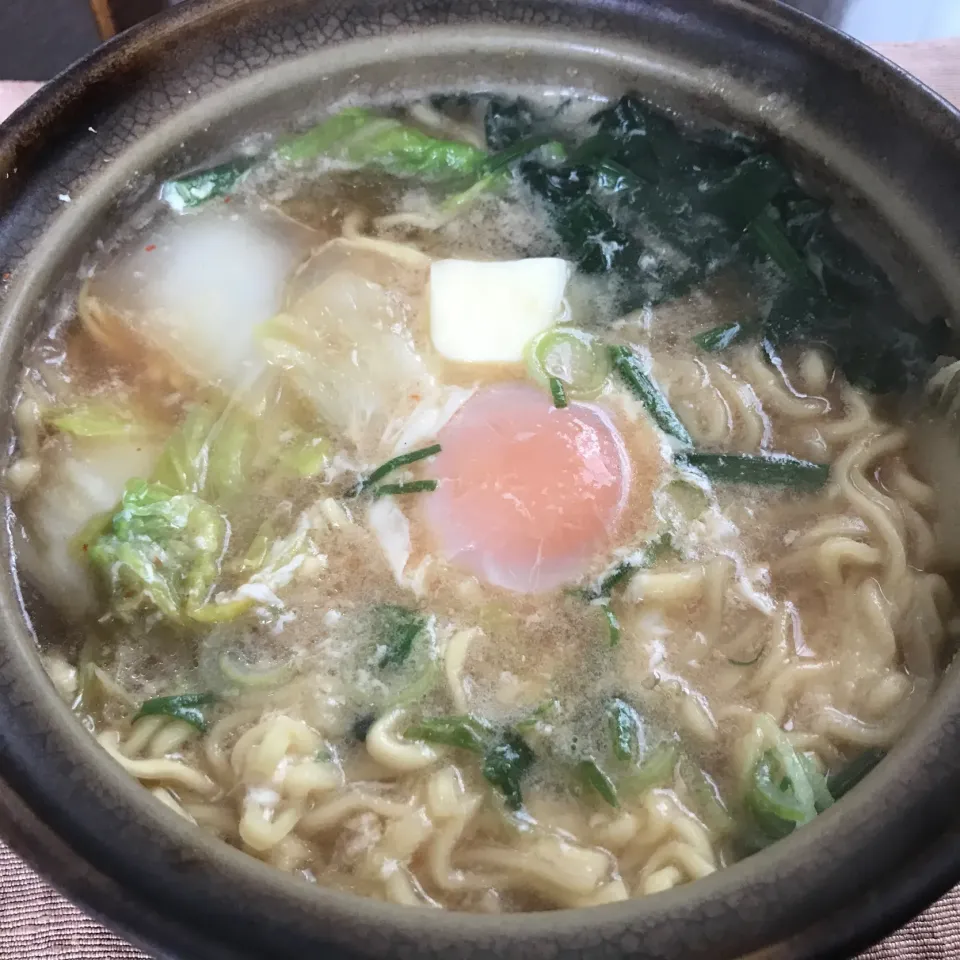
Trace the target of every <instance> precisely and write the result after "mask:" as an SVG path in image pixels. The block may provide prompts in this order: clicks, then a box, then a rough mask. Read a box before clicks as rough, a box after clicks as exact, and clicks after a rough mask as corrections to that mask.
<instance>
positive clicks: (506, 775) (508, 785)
mask: <svg viewBox="0 0 960 960" xmlns="http://www.w3.org/2000/svg"><path fill="white" fill-rule="evenodd" d="M535 759H536V757H535V756H534V753H533V751H532V750H531V749H530V747H529V746H527V743H526V741H525V740H524V739H523V737H521V736H520V735H519V734H518V733H516V732H513V731H507V732H506V733H504V734H503V736H502V737H501V739H500V740H499V741H498V742H497V743H496V744H494V745H493V746H492V747H490V748H489V749H488V750H487V752H486V753H485V754H484V757H483V776H484V777H485V778H486V780H487V782H488V783H490V784H492V785H493V786H494V787H496V788H497V789H498V790H499V791H500V792H501V793H502V794H503V797H504V800H505V801H506V804H507V806H508V807H509V808H510V809H511V810H519V809H520V807H522V806H523V792H522V789H521V781H522V780H523V777H524V775H525V774H526V773H527V771H528V770H529V769H530V767H532V766H533V762H534V760H535Z"/></svg>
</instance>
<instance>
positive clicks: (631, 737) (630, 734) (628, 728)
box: [607, 697, 643, 760]
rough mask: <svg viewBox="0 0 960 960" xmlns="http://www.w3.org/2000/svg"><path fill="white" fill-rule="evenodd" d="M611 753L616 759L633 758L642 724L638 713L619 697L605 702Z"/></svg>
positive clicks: (637, 747)
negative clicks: (611, 745)
mask: <svg viewBox="0 0 960 960" xmlns="http://www.w3.org/2000/svg"><path fill="white" fill-rule="evenodd" d="M607 716H608V718H609V721H610V734H611V738H612V740H613V754H614V756H615V757H616V758H617V759H618V760H633V759H635V758H636V756H637V754H638V753H639V752H640V734H641V731H642V729H643V725H642V724H641V722H640V715H639V714H638V713H637V711H636V710H634V709H633V707H631V706H630V704H629V703H627V702H626V701H625V700H622V699H621V698H620V697H614V698H613V699H612V700H611V701H610V702H609V703H608V704H607Z"/></svg>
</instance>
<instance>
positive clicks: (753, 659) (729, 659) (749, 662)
mask: <svg viewBox="0 0 960 960" xmlns="http://www.w3.org/2000/svg"><path fill="white" fill-rule="evenodd" d="M766 649H767V644H766V641H764V642H763V643H761V644H760V649H759V650H758V651H757V652H756V653H755V654H754V655H753V656H752V657H751V658H750V659H749V660H735V659H734V658H733V657H727V662H728V663H732V664H733V665H734V666H735V667H752V666H753V665H754V664H755V663H756V662H757V661H758V660H759V659H760V658H761V657H762V656H763V651H764V650H766Z"/></svg>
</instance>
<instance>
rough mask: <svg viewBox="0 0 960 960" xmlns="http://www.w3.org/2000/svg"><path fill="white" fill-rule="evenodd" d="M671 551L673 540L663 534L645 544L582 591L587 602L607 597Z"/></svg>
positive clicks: (666, 534) (667, 534)
mask: <svg viewBox="0 0 960 960" xmlns="http://www.w3.org/2000/svg"><path fill="white" fill-rule="evenodd" d="M672 551H673V538H672V537H671V536H670V534H669V533H664V534H662V535H661V536H659V537H657V538H656V539H654V540H651V541H649V542H648V543H645V544H644V545H643V546H642V547H641V548H640V549H639V550H637V551H636V552H635V553H633V554H631V555H630V556H629V557H627V559H626V560H623V561H621V562H620V563H618V564H617V566H616V567H614V569H613V570H612V571H611V572H610V573H608V574H607V575H606V576H605V577H603V578H602V579H601V580H600V581H599V582H598V583H596V584H594V586H592V587H587V588H586V589H585V590H584V591H583V596H584V597H585V598H586V599H587V600H599V599H600V598H601V597H609V596H610V594H611V593H612V592H613V589H614V587H616V586H618V585H619V584H621V583H623V582H624V581H626V580H629V579H630V578H631V577H632V576H633V575H634V574H635V573H637V572H638V571H640V570H645V569H646V568H647V567H652V566H653V564H655V563H656V562H657V561H658V560H659V559H660V558H661V557H663V556H665V555H666V554H668V553H670V552H672Z"/></svg>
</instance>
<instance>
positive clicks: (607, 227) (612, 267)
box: [520, 161, 644, 276]
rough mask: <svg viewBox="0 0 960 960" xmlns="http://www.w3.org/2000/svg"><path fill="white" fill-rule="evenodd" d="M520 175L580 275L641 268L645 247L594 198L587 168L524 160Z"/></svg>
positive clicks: (629, 272)
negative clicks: (545, 208)
mask: <svg viewBox="0 0 960 960" xmlns="http://www.w3.org/2000/svg"><path fill="white" fill-rule="evenodd" d="M520 175H521V177H522V178H523V180H524V182H525V183H526V184H527V186H528V187H529V188H530V190H531V191H532V192H533V193H534V194H535V195H536V196H537V197H539V198H540V199H541V200H542V201H543V202H544V203H546V204H547V206H548V208H549V210H550V215H551V218H552V220H553V226H554V229H555V230H556V232H557V235H558V236H559V237H560V239H561V240H562V241H563V243H564V245H565V247H566V248H567V253H568V254H569V256H570V257H571V258H572V259H574V260H575V261H576V263H577V266H578V267H579V268H580V269H581V270H582V271H583V272H584V273H609V272H610V271H621V272H623V273H624V274H625V275H626V276H631V275H633V274H636V273H642V272H643V271H642V268H641V266H640V260H641V257H642V256H643V253H644V250H643V248H642V247H641V246H640V244H639V243H638V242H636V241H635V240H634V239H633V238H632V237H630V236H628V235H627V234H626V233H625V232H624V231H622V230H621V229H620V228H619V227H618V226H617V224H616V223H615V222H614V219H613V217H612V216H611V215H610V214H609V213H608V212H607V211H606V210H605V209H604V208H603V207H602V206H601V205H600V204H599V203H598V202H597V201H596V200H595V199H594V197H593V196H592V194H591V192H590V191H591V186H592V183H593V172H592V170H591V169H590V168H589V167H572V166H561V167H546V166H544V165H543V164H541V163H535V162H533V161H526V162H524V163H522V164H521V165H520Z"/></svg>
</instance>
